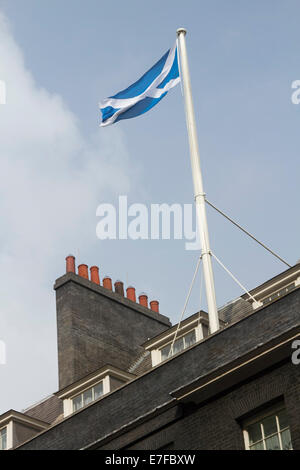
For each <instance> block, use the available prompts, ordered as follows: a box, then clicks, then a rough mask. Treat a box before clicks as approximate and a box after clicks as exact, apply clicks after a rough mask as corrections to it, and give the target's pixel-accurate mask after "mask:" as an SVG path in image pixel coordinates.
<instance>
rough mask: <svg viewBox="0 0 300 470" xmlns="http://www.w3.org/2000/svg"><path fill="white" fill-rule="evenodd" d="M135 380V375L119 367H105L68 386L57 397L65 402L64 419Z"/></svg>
mask: <svg viewBox="0 0 300 470" xmlns="http://www.w3.org/2000/svg"><path fill="white" fill-rule="evenodd" d="M133 378H135V375H133V374H130V373H128V372H125V371H122V370H120V369H118V368H117V367H113V366H104V367H102V368H101V369H99V370H97V371H96V372H94V373H93V374H89V375H88V376H86V377H83V378H82V379H81V380H78V381H77V382H75V383H73V384H71V385H68V387H65V388H64V389H62V390H60V391H59V392H57V393H56V394H55V395H56V396H57V397H58V398H60V399H61V400H63V404H64V417H66V416H69V415H71V414H72V413H75V412H77V411H79V410H81V409H83V408H84V407H86V406H88V405H91V404H92V403H93V402H95V401H96V400H98V399H99V398H101V397H102V396H105V395H106V394H108V393H110V392H113V391H114V390H116V389H117V388H119V387H121V386H122V385H124V384H125V383H126V382H129V381H130V380H132V379H133Z"/></svg>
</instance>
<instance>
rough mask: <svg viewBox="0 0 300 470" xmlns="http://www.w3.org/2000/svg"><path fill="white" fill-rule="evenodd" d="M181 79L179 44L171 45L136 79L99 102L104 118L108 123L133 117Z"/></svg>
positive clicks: (156, 101)
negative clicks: (170, 47)
mask: <svg viewBox="0 0 300 470" xmlns="http://www.w3.org/2000/svg"><path fill="white" fill-rule="evenodd" d="M179 82H180V76H179V68H178V55H177V44H176V43H175V45H174V47H173V48H172V49H169V50H168V51H167V52H166V53H165V54H164V55H163V56H162V58H161V59H160V60H159V61H158V62H156V64H155V65H153V67H151V69H149V70H148V72H146V73H145V74H144V75H143V76H142V77H141V78H140V79H139V80H138V81H137V82H135V83H134V84H133V85H131V86H129V87H128V88H126V90H123V91H120V92H119V93H117V94H116V95H114V96H110V97H109V98H106V99H105V100H103V101H102V102H101V103H100V105H99V106H100V110H101V113H102V122H101V124H100V126H109V125H110V124H113V123H114V122H118V121H120V120H121V119H130V118H134V117H136V116H140V115H141V114H144V113H146V112H147V111H149V109H151V108H153V106H155V105H156V104H157V103H159V101H160V100H162V99H163V97H164V96H166V94H167V93H168V91H169V90H170V89H171V88H173V87H174V86H175V85H177V84H178V83H179Z"/></svg>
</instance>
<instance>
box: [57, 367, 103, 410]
mask: <svg viewBox="0 0 300 470" xmlns="http://www.w3.org/2000/svg"><path fill="white" fill-rule="evenodd" d="M100 383H103V393H102V395H101V397H103V396H104V395H106V394H107V393H109V392H110V380H109V375H106V376H105V377H104V378H103V379H101V380H99V381H98V382H95V383H94V384H93V385H89V386H87V387H85V388H84V389H82V390H80V392H77V393H75V394H74V395H72V396H70V397H69V398H65V399H64V416H65V417H66V416H69V415H71V414H73V413H76V412H77V411H80V410H82V409H83V408H85V407H86V406H89V405H91V404H92V403H94V402H95V401H96V400H93V401H91V402H90V403H89V404H88V405H83V406H82V407H81V408H79V409H78V410H76V411H74V410H73V400H74V398H76V397H78V396H79V395H82V394H83V393H84V392H86V391H87V390H91V389H92V388H93V387H96V385H99V384H100ZM101 397H99V398H101ZM97 400H98V398H97Z"/></svg>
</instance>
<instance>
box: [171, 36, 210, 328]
mask: <svg viewBox="0 0 300 470" xmlns="http://www.w3.org/2000/svg"><path fill="white" fill-rule="evenodd" d="M185 35H186V30H185V29H184V28H179V29H178V30H177V36H178V43H179V58H180V73H181V79H182V82H183V93H184V102H185V113H186V125H187V131H188V137H189V145H190V154H191V165H192V173H193V181H194V196H195V203H196V212H197V220H198V227H199V233H200V240H201V248H202V261H203V271H204V276H205V287H206V298H207V305H208V316H209V327H210V332H211V333H214V332H215V331H217V330H218V329H219V316H218V310H217V303H216V294H215V284H214V276H213V270H212V263H211V251H210V246H209V237H208V227H207V219H206V208H205V193H204V190H203V182H202V174H201V169H200V154H199V148H198V138H197V129H196V122H195V113H194V106H193V99H192V88H191V80H190V73H189V65H188V59H187V52H186V45H185Z"/></svg>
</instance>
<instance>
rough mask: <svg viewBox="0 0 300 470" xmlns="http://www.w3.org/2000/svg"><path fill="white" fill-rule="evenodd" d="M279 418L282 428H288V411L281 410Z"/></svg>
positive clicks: (278, 414)
mask: <svg viewBox="0 0 300 470" xmlns="http://www.w3.org/2000/svg"><path fill="white" fill-rule="evenodd" d="M277 416H278V420H279V427H280V429H284V428H287V427H288V426H289V423H288V419H287V415H286V411H285V410H281V411H279V413H277Z"/></svg>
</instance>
